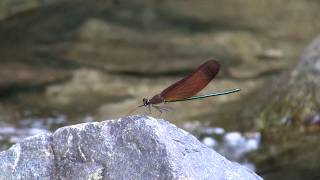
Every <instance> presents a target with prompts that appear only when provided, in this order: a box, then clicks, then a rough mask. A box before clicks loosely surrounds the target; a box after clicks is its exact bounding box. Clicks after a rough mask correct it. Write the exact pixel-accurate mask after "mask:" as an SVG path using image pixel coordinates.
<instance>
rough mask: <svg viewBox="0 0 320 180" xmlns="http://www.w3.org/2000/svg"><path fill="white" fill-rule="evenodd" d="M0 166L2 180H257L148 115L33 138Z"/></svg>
mask: <svg viewBox="0 0 320 180" xmlns="http://www.w3.org/2000/svg"><path fill="white" fill-rule="evenodd" d="M0 163H1V165H0V167H1V169H0V177H6V178H8V179H237V180H239V179H246V180H248V179H261V178H260V177H259V176H258V175H256V174H255V173H254V172H252V171H251V170H249V169H247V168H245V167H243V166H241V165H239V164H238V163H234V162H230V161H229V160H227V159H226V158H224V157H223V156H221V155H219V154H218V153H216V152H215V151H213V150H212V149H210V148H208V147H206V146H205V145H203V144H202V143H200V142H199V141H198V140H197V139H196V138H195V137H194V136H192V135H191V134H189V133H187V132H186V131H184V130H182V129H179V128H177V127H176V126H174V125H172V124H170V123H169V122H167V121H164V120H158V119H154V118H152V117H148V116H130V117H127V118H122V119H118V120H109V121H104V122H100V123H98V122H94V123H84V124H78V125H73V126H68V127H63V128H60V129H58V130H57V131H56V132H55V133H53V134H52V135H50V134H46V135H38V136H34V137H32V138H29V139H26V140H25V141H23V142H21V143H19V144H16V145H14V146H13V147H12V148H10V149H9V150H7V151H4V152H2V153H1V154H0ZM20 177H23V178H20Z"/></svg>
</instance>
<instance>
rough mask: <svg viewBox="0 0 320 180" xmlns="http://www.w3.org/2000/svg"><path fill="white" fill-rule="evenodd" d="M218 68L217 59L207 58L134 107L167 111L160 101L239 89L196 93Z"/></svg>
mask: <svg viewBox="0 0 320 180" xmlns="http://www.w3.org/2000/svg"><path fill="white" fill-rule="evenodd" d="M219 70H220V64H219V62H218V61H216V60H214V59H212V60H208V61H206V62H205V63H203V64H202V65H200V66H199V67H198V68H197V69H195V70H194V71H193V72H192V73H191V74H189V75H188V76H186V77H185V78H183V79H181V80H179V81H177V82H175V83H174V84H172V85H170V86H169V87H167V88H166V89H164V90H163V91H162V92H160V93H159V94H156V95H154V96H153V97H152V98H150V99H149V98H143V99H142V105H140V106H138V107H136V109H137V108H140V107H147V108H148V109H149V112H150V113H151V107H153V108H155V109H157V110H158V111H159V112H160V113H162V112H163V111H169V110H170V108H168V106H161V105H159V104H161V103H164V104H166V103H173V102H178V101H190V100H196V99H203V98H208V97H214V96H222V95H227V94H231V93H235V92H238V91H240V89H239V88H235V89H230V90H226V91H222V92H213V93H207V94H203V95H196V94H197V93H199V92H200V91H201V90H202V89H203V88H205V87H206V86H207V85H208V84H209V82H210V81H211V80H212V79H214V78H215V77H216V75H217V74H218V72H219Z"/></svg>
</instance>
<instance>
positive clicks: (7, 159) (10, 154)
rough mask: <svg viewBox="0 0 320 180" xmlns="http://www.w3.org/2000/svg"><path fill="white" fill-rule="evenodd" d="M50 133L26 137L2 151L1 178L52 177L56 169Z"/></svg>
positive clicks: (0, 158)
mask: <svg viewBox="0 0 320 180" xmlns="http://www.w3.org/2000/svg"><path fill="white" fill-rule="evenodd" d="M51 143H52V137H51V134H50V133H47V134H40V135H36V136H32V137H29V138H26V139H24V141H22V142H20V143H17V144H15V145H13V146H12V147H11V148H10V149H9V150H7V151H3V152H1V153H0V179H52V177H54V176H53V175H54V174H53V172H54V171H55V161H54V154H53V151H52V146H51Z"/></svg>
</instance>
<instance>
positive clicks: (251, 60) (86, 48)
mask: <svg viewBox="0 0 320 180" xmlns="http://www.w3.org/2000/svg"><path fill="white" fill-rule="evenodd" d="M319 17H320V1H318V0H303V1H301V0H268V1H256V0H242V1H238V0H224V1H220V0H202V1H191V0H183V1H182V0H176V1H167V0H149V1H146V0H135V1H129V0H91V1H85V0H73V1H63V0H0V150H5V149H7V148H9V147H10V146H11V145H12V144H13V143H15V142H18V141H19V140H21V139H22V138H24V137H27V136H30V135H33V134H37V133H41V132H44V131H54V130H56V129H57V128H59V127H61V126H65V125H69V124H75V123H82V122H90V121H102V120H106V119H112V118H119V117H123V116H126V115H127V113H128V112H129V111H130V110H131V109H132V108H134V107H136V106H137V105H140V104H141V102H142V98H143V97H151V96H153V95H154V94H157V93H159V92H161V91H162V90H163V89H164V88H166V87H167V86H169V85H170V84H172V83H174V82H175V81H177V80H179V79H181V78H182V77H184V76H185V75H187V74H188V73H190V72H191V71H192V70H193V69H195V68H196V67H197V66H199V65H200V64H202V63H203V62H205V61H206V60H208V59H212V58H215V59H217V60H219V62H220V63H221V64H222V68H221V71H220V73H219V75H218V77H217V78H216V79H215V80H214V81H213V82H211V83H210V84H209V85H208V86H207V87H206V88H205V89H204V90H203V91H202V92H203V93H205V92H217V91H223V90H225V89H232V88H241V89H242V91H241V92H240V93H236V94H232V95H227V96H221V97H214V98H207V99H203V100H199V101H189V102H179V103H174V104H172V105H171V106H172V108H173V110H172V111H170V112H168V113H165V114H162V115H161V116H160V115H159V113H157V112H153V114H152V115H153V116H155V117H161V118H164V119H167V120H168V121H170V122H172V123H174V124H176V125H177V126H179V127H182V128H184V129H186V130H188V131H189V132H191V133H193V134H194V135H196V136H197V137H198V138H199V139H200V140H201V141H203V142H204V143H205V144H207V145H208V146H210V147H212V148H215V149H216V150H217V151H218V152H220V153H222V154H224V155H225V156H227V157H228V158H229V159H231V160H235V161H238V162H240V163H242V164H244V165H247V166H248V167H249V168H252V169H254V170H255V171H256V172H257V173H258V174H259V175H261V176H262V177H264V178H266V179H290V180H292V179H320V172H319V169H320V154H319V152H320V142H319V141H320V137H319V135H320V134H319V133H318V129H317V128H318V127H319V126H320V125H319V124H320V123H319V121H320V116H319V114H320V106H318V105H319V103H320V94H319V93H317V91H319V88H318V86H319V85H318V84H319V83H318V82H319V81H320V80H319V74H311V75H310V74H308V73H309V72H310V71H309V69H308V68H312V67H315V66H316V64H312V63H311V65H310V63H309V64H308V66H305V65H304V63H303V62H304V57H305V59H307V57H309V56H308V55H305V56H303V54H304V53H306V50H305V48H306V47H307V46H308V45H309V44H310V43H311V42H312V41H313V40H314V39H315V38H316V37H317V36H318V35H319V30H320V21H319ZM318 44H320V42H318ZM318 47H320V45H319V46H318ZM312 50H313V49H312V48H311V50H309V51H307V53H308V52H310V51H312ZM315 51H316V52H318V51H320V48H318V49H316V50H315ZM312 52H313V51H312ZM319 57H320V55H319V53H318V59H320V58H319ZM305 61H307V60H305ZM316 62H317V61H314V62H313V63H316ZM319 69H320V68H319V67H318V72H320V70H319ZM315 71H317V70H315ZM315 73H317V72H315ZM297 74H298V75H297ZM136 113H144V110H140V112H139V111H138V112H135V113H134V114H136ZM319 129H320V128H319Z"/></svg>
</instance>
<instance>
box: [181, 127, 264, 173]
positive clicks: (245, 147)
mask: <svg viewBox="0 0 320 180" xmlns="http://www.w3.org/2000/svg"><path fill="white" fill-rule="evenodd" d="M183 128H184V129H186V130H187V131H189V132H192V133H193V134H194V135H196V136H197V137H198V139H199V140H200V141H201V142H202V143H204V144H205V145H207V146H208V147H210V148H212V149H214V150H216V151H217V152H218V153H220V154H221V155H223V156H225V157H226V158H227V159H229V160H231V161H236V162H238V163H240V164H242V165H244V166H246V167H248V168H250V169H252V170H253V171H255V170H256V167H255V165H254V164H253V163H251V162H250V161H249V160H248V158H247V155H249V154H250V153H252V152H255V151H257V150H258V149H259V147H260V144H261V134H260V133H259V132H247V133H241V132H236V131H233V132H226V131H225V130H224V129H223V128H222V127H205V126H203V125H202V124H201V123H200V122H198V121H194V122H186V123H185V124H184V125H183Z"/></svg>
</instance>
